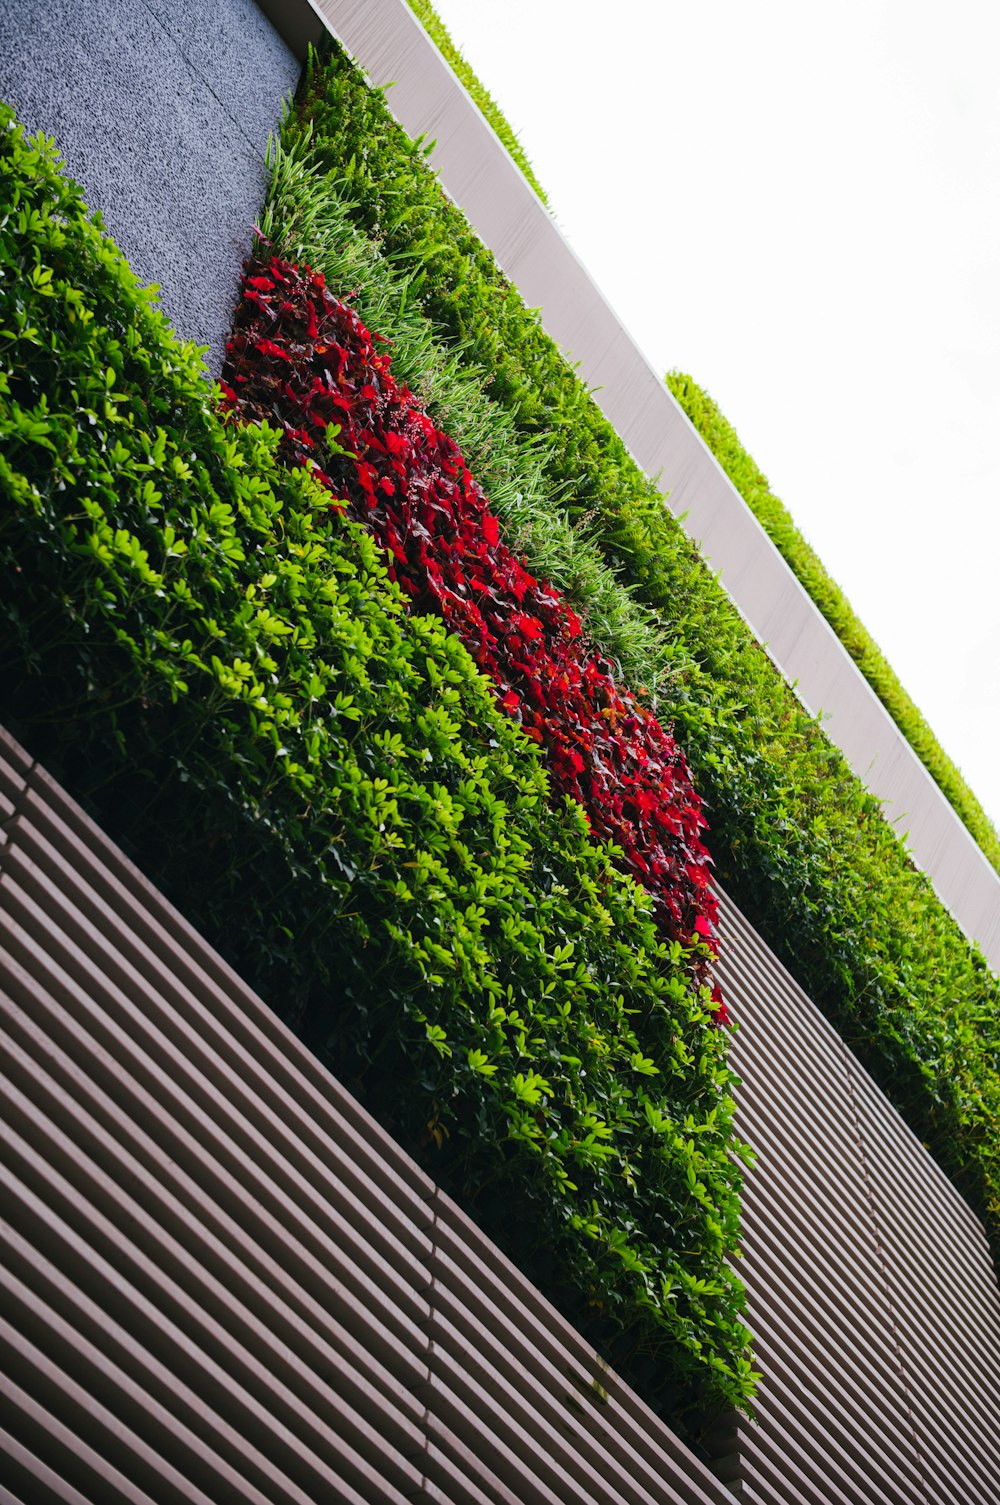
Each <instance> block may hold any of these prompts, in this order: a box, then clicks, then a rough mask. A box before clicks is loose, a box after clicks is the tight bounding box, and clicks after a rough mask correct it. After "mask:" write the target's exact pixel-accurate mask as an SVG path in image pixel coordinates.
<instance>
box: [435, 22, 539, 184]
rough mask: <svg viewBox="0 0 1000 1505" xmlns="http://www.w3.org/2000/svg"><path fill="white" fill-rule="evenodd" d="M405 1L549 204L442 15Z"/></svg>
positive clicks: (515, 159)
mask: <svg viewBox="0 0 1000 1505" xmlns="http://www.w3.org/2000/svg"><path fill="white" fill-rule="evenodd" d="M407 3H408V5H409V7H410V9H411V10H412V11H413V14H414V15H415V16H416V17H417V19H418V20H419V21H420V23H421V25H422V26H423V28H424V30H425V31H426V32H427V34H428V36H429V37H430V38H431V40H432V41H433V43H434V45H435V47H436V48H437V49H438V51H439V52H440V54H441V56H442V57H443V58H444V59H445V61H446V62H447V63H448V66H449V67H450V68H451V70H452V72H453V73H454V74H455V76H456V78H458V79H459V80H460V81H461V82H462V84H464V86H465V88H466V90H467V92H468V93H469V94H470V95H471V97H472V99H473V100H474V101H475V103H476V106H477V108H478V109H479V110H480V112H481V113H482V115H483V117H484V118H485V119H486V120H488V121H489V123H490V125H491V126H492V127H493V129H494V130H495V131H496V133H497V135H498V136H499V137H500V140H501V141H502V142H503V144H504V146H505V147H506V148H507V150H508V151H509V152H510V154H511V156H512V157H513V158H514V161H515V162H516V163H517V165H518V167H519V168H520V169H521V171H522V172H523V173H524V176H525V177H526V178H527V180H528V182H529V183H530V184H531V186H532V188H533V189H534V190H535V192H536V193H537V194H538V197H539V198H540V199H541V201H542V203H543V204H548V199H547V198H546V197H545V190H544V189H543V188H542V185H541V184H540V183H539V181H538V179H537V178H536V177H535V174H534V172H533V171H532V168H531V163H530V162H529V161H528V159H527V157H526V156H525V153H524V147H523V146H522V145H521V143H520V141H519V140H518V139H517V134H516V132H515V131H514V129H513V127H512V126H511V124H510V122H509V121H508V120H507V118H506V116H505V115H504V113H503V111H502V110H501V109H500V106H499V105H498V104H497V102H496V100H495V99H494V98H493V96H492V95H491V94H490V93H489V91H488V90H487V89H485V88H484V87H483V85H482V84H481V83H480V82H479V79H478V78H477V77H476V75H475V73H474V72H473V71H472V69H471V68H470V66H469V64H468V63H467V62H466V60H465V58H464V57H463V56H462V54H461V52H459V50H458V48H457V47H456V46H455V44H454V42H453V41H452V39H451V37H450V36H449V34H448V28H447V27H446V26H445V24H444V22H443V21H442V20H441V17H440V16H439V15H438V13H437V11H436V10H435V9H434V7H433V5H431V4H429V3H428V0H407Z"/></svg>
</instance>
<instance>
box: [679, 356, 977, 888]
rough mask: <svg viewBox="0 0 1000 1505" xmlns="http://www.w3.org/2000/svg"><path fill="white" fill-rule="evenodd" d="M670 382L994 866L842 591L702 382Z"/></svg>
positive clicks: (968, 802) (972, 799) (943, 759)
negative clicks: (702, 385)
mask: <svg viewBox="0 0 1000 1505" xmlns="http://www.w3.org/2000/svg"><path fill="white" fill-rule="evenodd" d="M667 386H668V387H669V388H670V390H671V392H672V393H673V395H674V396H675V397H676V399H677V401H678V402H679V403H680V405H681V407H682V408H683V409H684V412H685V413H686V414H687V416H688V418H690V420H691V422H692V424H693V425H694V427H695V428H696V429H697V431H698V433H699V434H700V435H701V437H702V438H703V439H704V440H705V443H706V444H707V445H708V447H709V449H710V450H711V451H712V453H713V455H714V456H715V458H716V459H717V460H718V462H719V464H720V465H721V466H722V468H723V470H724V471H725V472H726V474H727V475H728V477H729V479H730V480H731V481H732V483H733V485H734V486H735V487H736V489H737V491H738V492H739V493H740V495H741V496H742V498H743V500H744V501H745V502H746V504H747V506H748V507H749V508H750V509H751V511H752V512H753V513H754V516H755V517H756V518H757V520H758V521H759V522H760V524H761V526H762V527H763V529H764V531H765V532H766V533H767V535H768V537H769V538H770V539H771V540H772V542H773V543H774V544H775V546H776V547H777V548H778V549H779V550H780V551H781V553H782V555H783V556H784V558H785V559H786V560H787V561H788V563H789V565H790V566H791V568H792V569H793V570H794V571H795V574H796V575H797V576H798V578H799V580H800V581H801V582H802V584H803V586H804V587H805V589H806V590H807V591H808V592H809V595H810V596H811V597H812V599H813V600H814V601H815V602H816V605H817V606H818V607H819V609H820V611H821V612H822V613H823V615H824V617H825V618H826V620H827V621H828V622H829V623H830V626H831V627H832V628H833V630H834V632H835V633H836V634H837V636H838V637H839V639H840V641H841V642H842V643H843V645H844V647H845V648H846V649H847V651H848V653H849V654H850V655H851V657H852V658H853V660H854V662H855V663H856V664H857V666H858V668H859V669H860V670H861V672H862V674H863V675H864V677H865V679H866V680H867V681H868V683H869V684H870V685H871V687H872V689H873V690H874V691H875V694H876V695H877V696H878V698H879V700H881V702H882V704H883V705H884V706H885V708H886V710H887V711H888V712H889V715H890V716H891V717H892V719H893V721H895V723H896V725H897V726H898V727H899V729H900V731H901V732H902V734H903V736H904V737H905V738H906V740H907V742H909V744H910V746H911V747H912V748H913V750H914V752H915V753H916V754H917V757H918V758H919V759H920V761H921V762H922V763H923V765H924V767H925V768H926V769H927V771H928V773H929V774H930V775H931V777H932V778H933V780H934V782H935V783H936V784H937V786H938V788H939V789H940V790H941V792H942V794H943V795H944V796H945V798H946V799H947V800H948V802H949V803H950V804H951V806H952V808H953V809H954V810H955V812H956V814H957V815H958V816H959V818H960V819H961V820H962V821H964V823H965V826H966V828H967V829H968V831H969V832H970V833H971V835H972V836H973V837H974V838H975V840H976V841H977V842H978V843H979V846H980V848H981V849H982V851H983V852H984V853H985V855H986V856H987V857H988V858H989V860H990V862H991V863H992V864H993V866H994V867H995V868H996V869H997V871H998V872H1000V837H998V835H997V832H996V830H995V829H994V827H993V824H992V822H991V821H990V818H989V816H988V815H987V814H986V812H985V810H984V809H983V807H982V805H981V804H980V803H979V801H978V800H977V799H976V796H975V795H974V794H973V792H972V790H971V789H970V788H969V786H968V784H967V783H966V782H965V780H964V779H963V777H962V775H961V774H960V773H959V771H958V769H957V768H956V767H955V764H954V763H953V762H952V761H951V759H950V758H949V757H948V754H947V753H946V752H945V751H944V749H943V748H942V746H941V745H940V743H939V742H938V740H937V738H936V737H935V735H934V733H933V732H932V730H931V728H930V727H929V726H928V724H927V722H926V721H925V720H924V718H923V716H922V715H921V713H920V711H919V710H918V708H917V706H916V705H915V704H914V702H913V701H912V700H911V698H910V696H909V695H908V694H907V693H906V691H905V689H904V688H903V686H902V685H901V684H900V682H899V680H898V679H897V677H896V675H895V674H894V673H893V670H892V667H891V666H890V664H889V663H888V661H887V660H886V658H885V657H884V655H883V654H882V652H881V650H880V648H879V646H878V644H877V643H876V642H875V640H874V639H873V638H872V636H871V634H870V633H869V632H868V630H867V628H866V627H865V625H864V623H863V622H862V621H861V620H860V618H859V617H858V616H857V615H856V614H855V612H854V611H853V610H852V608H851V603H850V602H849V601H848V599H847V597H846V596H845V595H844V593H843V591H842V590H841V589H840V587H839V586H838V585H837V582H836V581H835V580H832V579H831V578H830V576H829V575H828V574H827V572H826V570H825V569H824V567H823V562H822V560H821V559H820V558H819V556H818V555H817V553H816V551H815V550H814V549H813V548H812V547H811V546H810V545H809V544H808V543H807V542H806V540H805V539H804V538H803V536H802V534H801V533H800V532H799V530H798V528H797V527H796V526H795V523H794V522H793V520H792V517H791V514H790V513H789V512H788V509H787V508H786V507H785V506H784V504H783V503H782V502H780V501H779V500H778V498H777V497H776V496H775V495H774V493H773V492H772V491H771V488H770V486H769V485H768V480H767V477H766V476H765V475H764V474H763V472H762V471H761V470H760V468H759V467H758V465H757V464H756V462H755V461H754V460H753V459H751V457H750V456H749V455H748V454H747V452H746V450H745V449H744V448H743V446H742V444H741V443H740V440H739V436H738V434H737V433H736V430H735V429H734V428H733V426H732V424H731V423H730V422H729V421H728V420H727V419H726V418H725V417H724V416H723V415H722V413H720V412H719V409H718V407H717V405H716V404H715V403H714V402H713V400H712V398H711V397H710V396H709V395H708V393H707V392H706V391H704V390H703V388H701V387H699V386H698V383H697V382H696V381H694V379H693V378H692V377H690V376H687V375H686V374H685V373H684V372H682V371H668V372H667Z"/></svg>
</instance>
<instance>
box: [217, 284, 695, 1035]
mask: <svg viewBox="0 0 1000 1505" xmlns="http://www.w3.org/2000/svg"><path fill="white" fill-rule="evenodd" d="M377 342H379V343H382V344H383V345H384V344H385V343H387V342H386V341H384V340H383V339H382V337H380V336H379V335H372V334H370V333H369V331H368V330H367V329H366V328H365V326H364V325H363V324H362V322H361V320H360V319H359V318H358V315H357V314H356V313H355V312H354V311H353V310H352V309H350V308H348V307H347V306H346V305H345V304H343V303H341V302H340V301H339V300H338V299H336V298H334V297H333V296H332V295H331V294H330V293H329V292H328V291H327V290H326V288H325V286H324V283H323V278H322V276H321V274H319V273H316V272H311V271H309V270H308V269H304V268H303V269H299V268H297V267H294V266H291V265H289V264H288V263H285V262H282V261H278V260H276V259H271V260H269V261H266V262H258V263H254V264H252V265H251V266H250V267H249V270H248V273H247V276H246V279H245V282H244V290H243V300H242V303H241V306H240V308H239V310H238V311H237V315H236V321H235V326H234V333H233V337H232V339H231V340H230V343H229V345H228V347H227V352H228V354H227V361H226V366H225V369H224V375H225V377H226V381H224V383H223V388H224V392H225V398H226V403H227V405H229V406H230V407H233V408H236V409H238V411H239V413H240V414H241V416H242V417H244V418H246V419H249V420H252V421H260V420H262V419H267V420H269V421H270V422H272V423H276V424H277V425H278V426H280V427H281V428H283V430H284V440H283V447H284V454H285V458H286V460H288V461H290V462H292V463H296V464H308V465H309V466H310V467H311V468H312V470H313V472H314V474H316V475H317V476H318V477H319V479H320V480H322V481H323V482H325V483H326V484H327V485H328V486H329V487H330V488H331V490H332V491H333V492H334V494H335V495H336V496H337V497H338V499H341V501H340V504H341V505H345V506H346V507H347V508H348V510H349V511H350V513H351V515H352V516H354V517H355V518H357V519H359V520H360V521H362V522H364V523H365V524H366V526H367V527H368V528H370V529H371V530H372V532H373V533H374V534H375V536H376V537H377V538H378V540H379V542H380V543H381V544H382V545H383V547H384V548H385V550H386V553H387V554H388V556H389V568H390V572H391V573H392V574H393V576H394V578H395V579H396V580H398V581H399V583H400V585H401V586H402V587H403V588H404V589H405V590H406V591H407V592H408V593H409V595H410V596H411V597H412V600H413V605H414V608H415V609H416V610H418V611H428V612H435V613H436V614H437V615H439V616H440V617H441V618H443V620H444V621H445V622H446V623H447V625H448V627H449V628H450V629H451V630H452V631H453V632H455V633H457V634H458V636H459V637H460V638H461V639H462V641H463V642H464V643H465V645H466V647H467V648H468V649H469V652H470V653H471V654H472V656H473V658H474V659H475V660H476V662H477V663H478V664H479V665H480V667H481V668H482V669H483V670H484V672H485V673H486V674H488V675H489V676H490V678H491V679H492V680H493V682H494V684H495V685H496V688H497V695H498V698H499V700H500V703H501V705H502V706H503V707H504V708H505V710H507V711H508V712H509V713H510V714H511V715H512V716H514V717H516V718H517V719H518V720H519V721H520V723H521V726H522V727H523V729H524V731H525V733H526V734H527V735H528V736H529V737H531V738H532V739H533V740H534V741H535V742H537V743H539V744H540V745H541V746H543V747H544V748H545V750H546V753H547V755H548V761H549V768H550V773H551V778H552V782H553V785H554V787H555V788H556V789H557V790H558V791H560V792H561V793H566V794H569V795H572V797H573V798H574V799H576V800H578V801H579V803H580V804H581V805H582V806H583V809H584V810H585V812H586V813H587V816H588V818H589V821H590V823H591V827H592V829H593V831H594V832H595V834H596V835H598V836H600V837H602V838H608V839H610V840H612V841H614V842H616V843H617V844H618V845H619V846H620V848H621V850H622V852H623V853H624V859H625V864H626V866H627V868H628V870H629V871H630V872H631V873H632V874H633V875H634V876H635V877H636V878H637V879H638V880H639V882H640V883H642V884H643V885H644V886H645V887H646V888H647V889H648V890H649V892H650V893H651V894H652V896H653V899H654V904H655V912H656V917H657V919H658V921H659V923H660V924H661V925H662V926H663V928H664V930H665V932H666V933H667V934H668V935H669V936H671V937H676V938H678V939H680V940H681V941H683V942H684V943H685V944H690V943H691V942H694V941H700V942H703V943H704V944H705V945H706V946H707V948H708V950H709V951H714V950H715V941H714V921H715V918H716V909H717V906H716V902H715V899H714V897H713V895H712V893H711V891H710V889H709V888H708V877H709V864H710V861H711V859H710V857H709V855H708V853H707V852H706V850H705V847H704V846H703V844H702V842H701V839H700V831H701V829H702V828H703V827H704V826H705V821H704V819H703V817H702V814H701V804H700V800H699V798H698V796H697V794H696V793H695V790H694V787H693V785H692V782H691V776H690V773H689V770H688V767H687V763H686V762H685V759H684V757H683V754H682V753H681V752H680V750H679V749H678V747H677V745H676V743H675V742H674V740H673V738H672V737H671V736H669V735H668V734H667V733H666V732H665V731H664V730H663V728H662V727H661V726H660V724H659V722H658V721H657V720H656V719H655V717H654V716H652V715H651V714H650V713H649V712H648V711H647V710H646V709H644V708H643V706H642V705H641V704H640V703H639V702H638V701H637V700H636V699H635V698H634V697H633V696H632V695H631V694H630V693H629V692H628V690H626V689H624V688H622V687H620V686H618V685H617V684H616V683H615V681H614V679H613V678H612V675H611V672H610V666H609V665H608V664H607V663H606V662H605V661H604V660H602V659H601V658H599V657H597V656H596V655H594V654H593V653H591V652H590V651H589V649H588V647H587V645H586V640H585V638H584V636H583V632H582V628H581V623H580V620H579V618H578V617H577V615H576V614H575V613H574V611H573V610H572V608H571V607H570V605H569V604H568V602H566V601H565V600H564V599H563V598H562V597H561V596H560V594H559V592H558V591H556V590H555V589H553V588H552V587H551V586H550V585H548V584H547V583H546V582H545V581H540V580H537V579H536V578H535V577H534V576H533V575H532V574H530V573H529V571H528V570H527V569H526V568H525V567H524V565H523V564H522V562H521V561H520V560H519V559H518V558H517V556H516V555H515V554H514V553H513V552H512V551H511V549H510V548H508V547H507V545H506V544H505V543H503V542H502V540H501V538H500V529H499V525H498V523H497V519H496V518H495V517H494V515H493V514H492V513H491V512H490V509H489V506H488V503H487V501H486V498H485V497H484V495H483V493H482V491H481V490H480V488H479V486H478V485H477V484H476V482H475V480H474V479H473V477H472V475H471V474H470V472H469V470H468V468H467V466H466V464H465V461H464V459H463V457H462V454H461V452H460V450H459V449H458V447H457V445H455V444H454V443H453V442H452V440H451V439H449V438H448V437H447V435H445V434H443V433H442V432H441V431H440V429H438V428H437V427H436V426H435V424H434V423H433V422H432V420H431V419H430V418H429V417H428V415H427V414H426V413H425V412H424V411H423V410H422V409H421V408H420V406H419V405H418V403H417V401H416V399H415V398H414V396H413V394H412V393H411V392H410V391H409V389H408V388H407V387H406V386H405V385H404V384H402V383H401V382H397V381H396V380H395V378H394V377H393V375H392V373H391V371H390V357H389V355H388V354H387V353H386V351H385V350H379V349H378V348H377ZM227 383H229V385H227ZM327 430H329V431H330V435H331V436H335V438H336V444H333V445H331V446H330V447H329V449H328V448H327V447H326V446H325V444H324V435H325V434H326V432H327ZM338 446H339V447H340V449H341V450H342V451H343V452H342V453H338V452H337V448H338ZM319 462H321V463H319ZM705 970H706V969H705V962H704V959H702V960H701V961H699V962H698V963H696V974H697V975H698V976H699V977H703V976H704V975H705ZM717 1002H718V1003H719V1004H720V1005H721V999H718V1000H717ZM724 1007H725V1006H724V1005H721V1008H720V1009H719V1010H718V1011H717V1014H716V1018H717V1020H718V1022H720V1023H722V1022H724V1020H725V1015H724V1014H723V1013H722V1009H724Z"/></svg>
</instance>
